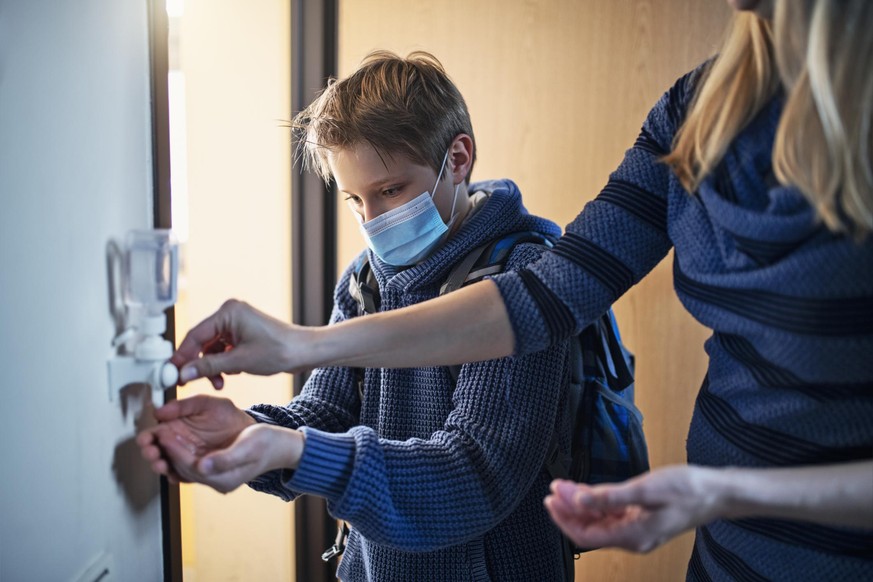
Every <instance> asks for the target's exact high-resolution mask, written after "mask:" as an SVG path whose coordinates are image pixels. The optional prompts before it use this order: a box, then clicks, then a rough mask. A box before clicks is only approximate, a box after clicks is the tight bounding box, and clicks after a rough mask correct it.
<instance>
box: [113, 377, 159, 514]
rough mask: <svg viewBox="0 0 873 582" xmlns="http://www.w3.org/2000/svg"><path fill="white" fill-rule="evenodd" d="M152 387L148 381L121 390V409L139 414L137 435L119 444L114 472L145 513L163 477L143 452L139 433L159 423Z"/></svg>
mask: <svg viewBox="0 0 873 582" xmlns="http://www.w3.org/2000/svg"><path fill="white" fill-rule="evenodd" d="M152 410H153V405H152V400H151V389H150V387H149V386H148V385H147V384H128V385H127V386H125V387H124V388H122V390H121V413H122V414H123V415H124V417H125V418H127V415H128V412H129V411H130V412H131V413H133V414H135V415H136V416H135V420H134V427H135V428H136V430H135V431H134V436H132V437H130V438H128V439H125V440H123V441H121V442H119V443H118V444H117V445H116V446H115V455H114V457H113V460H112V472H113V473H114V474H115V480H116V481H117V482H118V484H119V485H120V486H121V489H122V491H123V492H124V496H125V498H126V499H127V502H128V504H129V505H130V507H131V508H132V509H133V510H134V512H135V513H137V514H139V513H142V512H143V511H144V510H145V509H146V508H147V507H148V506H149V504H150V503H151V502H152V500H153V499H154V498H155V497H157V496H158V495H159V494H160V481H159V480H158V478H157V477H156V476H155V474H154V473H153V472H152V470H151V468H150V467H149V464H148V463H147V462H146V460H145V459H143V458H142V456H141V455H140V453H139V447H138V446H137V444H136V436H135V435H136V434H139V431H140V430H142V429H144V428H147V427H149V426H153V425H154V424H155V419H154V415H153V414H152Z"/></svg>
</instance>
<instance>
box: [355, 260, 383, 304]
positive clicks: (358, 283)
mask: <svg viewBox="0 0 873 582" xmlns="http://www.w3.org/2000/svg"><path fill="white" fill-rule="evenodd" d="M349 295H351V296H352V298H353V299H354V300H355V301H357V302H358V315H366V314H368V313H378V312H379V304H380V302H381V301H380V298H379V283H378V282H377V281H376V275H375V274H374V273H373V267H372V266H371V265H370V258H369V256H367V255H366V254H365V255H364V256H363V257H362V258H361V260H360V261H358V264H357V266H356V267H355V270H354V272H353V273H352V276H351V278H350V279H349Z"/></svg>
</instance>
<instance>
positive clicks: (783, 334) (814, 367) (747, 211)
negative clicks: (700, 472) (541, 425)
mask: <svg viewBox="0 0 873 582" xmlns="http://www.w3.org/2000/svg"><path fill="white" fill-rule="evenodd" d="M699 71H700V69H698V70H696V71H693V72H692V73H690V74H689V75H686V76H685V77H683V78H682V79H680V80H679V81H678V82H677V83H676V84H675V85H674V86H673V88H671V89H670V90H669V91H668V92H667V93H665V95H664V96H663V97H662V98H661V100H660V101H659V102H658V103H657V105H656V106H655V107H654V109H653V110H652V111H651V113H650V114H649V116H648V118H647V119H646V121H645V123H644V125H643V128H642V130H641V132H640V136H639V138H638V139H637V141H636V143H635V144H634V147H633V148H632V149H630V150H628V152H627V153H626V155H625V158H624V160H623V162H622V164H621V165H620V167H619V168H618V169H617V170H616V171H615V172H614V173H613V174H612V175H611V176H610V179H609V182H608V184H607V185H606V186H605V187H604V189H603V191H602V192H601V193H600V195H599V196H598V197H597V198H596V199H595V200H593V201H592V202H591V203H589V204H587V205H586V207H585V208H584V209H583V211H582V212H581V213H580V215H579V216H578V217H577V218H576V219H575V220H574V221H573V222H572V223H571V224H570V225H568V226H567V229H566V232H565V234H564V236H563V237H562V239H561V240H560V241H559V242H558V244H557V245H556V247H555V251H554V252H549V253H546V254H544V255H543V257H542V258H541V259H540V260H539V261H538V262H536V263H535V264H533V265H531V266H530V267H528V268H526V269H524V270H522V271H521V272H520V273H507V274H504V275H500V276H498V277H496V278H495V282H496V283H497V285H498V287H499V289H500V291H501V294H502V296H503V298H504V300H505V302H506V304H507V308H508V310H509V314H510V320H511V322H512V325H513V329H514V330H515V334H516V338H517V339H516V350H517V352H518V353H522V354H523V353H530V352H531V351H534V350H540V349H543V348H545V347H546V346H548V345H550V344H551V343H553V342H555V341H558V340H560V339H561V338H563V337H566V335H568V334H570V333H573V332H575V331H578V330H579V329H581V328H582V327H584V326H585V325H587V324H588V323H589V322H590V321H592V320H593V319H594V318H595V317H596V316H597V315H599V314H600V313H601V312H603V311H604V310H605V309H606V308H607V307H608V306H609V305H610V304H612V302H613V301H615V300H616V299H617V298H618V297H619V296H620V295H621V294H622V293H624V292H625V291H626V290H627V288H629V287H630V286H631V285H633V284H634V283H635V282H637V281H639V280H640V279H641V278H642V277H643V276H645V274H646V273H648V272H649V271H650V270H651V269H652V268H653V267H654V266H655V265H656V264H657V263H658V262H659V261H660V260H661V259H663V258H664V257H665V256H666V254H667V252H668V251H669V249H670V248H671V246H672V247H674V248H675V259H674V284H675V287H676V291H677V293H678V296H679V298H680V300H681V301H682V303H683V304H684V305H685V307H686V308H687V309H688V311H689V312H690V313H691V314H692V315H693V316H694V317H695V318H697V319H698V320H699V321H700V322H701V323H703V324H704V325H706V326H707V327H709V328H710V329H712V330H713V335H712V337H711V338H710V339H709V340H708V341H707V342H706V351H707V353H708V354H709V356H710V363H709V369H708V372H707V376H706V378H705V380H704V383H703V387H702V388H701V390H700V393H699V395H698V398H697V402H696V405H695V410H694V416H693V419H692V423H691V428H690V432H689V435H688V441H687V451H688V460H689V462H691V463H695V464H700V465H712V466H728V465H737V466H745V467H775V466H792V465H812V464H821V463H836V462H844V461H849V460H857V459H869V458H871V457H873V365H871V363H870V362H871V354H873V240H871V239H873V237H868V238H867V239H866V240H865V241H864V242H863V243H861V244H857V243H855V242H853V241H852V240H849V239H847V238H845V237H842V236H837V235H834V234H832V233H830V232H828V231H827V230H826V229H825V228H824V227H823V226H822V225H821V223H820V222H818V221H817V220H816V217H815V213H814V212H813V210H812V208H811V207H810V205H809V204H808V203H807V201H806V200H805V199H804V197H803V196H802V194H801V193H800V192H798V191H797V190H796V189H793V188H788V187H784V186H781V185H779V184H778V183H777V182H776V180H775V179H774V177H773V173H772V168H771V151H772V147H773V140H774V136H775V131H776V127H777V125H778V122H779V116H780V113H781V109H782V97H781V96H778V97H776V98H774V99H773V101H772V102H771V103H769V104H768V105H767V106H766V107H765V108H764V109H763V110H762V111H761V112H760V113H759V115H758V116H757V117H756V118H755V119H754V120H753V121H752V122H751V123H750V124H749V126H748V127H747V128H746V129H745V130H744V131H743V132H742V133H741V134H740V135H739V136H738V137H737V139H736V140H735V141H734V143H733V144H732V146H731V147H730V149H729V150H728V152H727V155H726V156H725V159H724V161H723V162H722V163H721V164H720V166H719V167H718V168H717V170H716V171H715V172H714V173H713V175H711V176H709V177H708V178H707V179H706V180H705V181H704V183H703V184H702V185H701V187H700V188H699V190H698V191H697V192H696V193H694V195H690V194H688V193H687V192H686V191H685V190H683V188H682V186H681V185H680V183H679V181H678V180H677V179H676V177H675V175H674V174H673V173H672V172H671V171H670V170H669V168H668V167H666V166H665V165H664V164H662V163H660V162H659V161H658V160H659V158H660V157H661V156H663V155H664V154H665V153H666V152H667V151H668V149H669V147H670V144H671V142H672V139H673V136H674V134H675V132H676V129H677V128H678V127H679V125H680V124H681V121H682V118H683V115H684V112H685V110H686V107H687V105H688V102H689V100H690V98H691V96H692V94H693V86H694V83H695V82H696V79H698V78H699V77H698V75H699ZM531 281H535V283H532V282H531ZM564 314H572V317H571V318H569V319H567V318H565V317H564V316H563V315H564ZM568 321H569V322H570V323H568ZM574 328H575V329H574ZM664 333H669V331H668V330H664ZM638 355H639V357H645V354H638ZM645 389H646V387H645V386H640V385H638V390H645ZM871 486H873V475H871ZM688 579H689V580H725V581H726V580H786V581H792V582H794V581H799V580H862V579H864V580H873V531H862V530H847V529H838V528H828V527H822V526H816V525H812V524H808V523H807V524H804V523H800V522H788V521H779V520H769V519H747V520H736V521H718V522H715V523H713V524H710V525H708V526H706V527H702V528H699V529H698V532H697V537H696V541H695V547H694V553H693V555H692V557H691V561H690V563H689V569H688Z"/></svg>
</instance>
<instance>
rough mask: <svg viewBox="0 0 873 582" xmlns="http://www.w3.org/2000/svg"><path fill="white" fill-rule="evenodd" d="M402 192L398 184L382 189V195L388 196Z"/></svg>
mask: <svg viewBox="0 0 873 582" xmlns="http://www.w3.org/2000/svg"><path fill="white" fill-rule="evenodd" d="M398 194H400V188H399V187H396V186H392V187H391V188H385V189H384V190H382V196H386V197H388V198H391V197H394V196H397V195H398Z"/></svg>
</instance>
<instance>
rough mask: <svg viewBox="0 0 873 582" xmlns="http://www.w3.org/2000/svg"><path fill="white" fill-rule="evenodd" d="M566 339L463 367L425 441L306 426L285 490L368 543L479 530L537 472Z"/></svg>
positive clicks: (409, 547)
mask: <svg viewBox="0 0 873 582" xmlns="http://www.w3.org/2000/svg"><path fill="white" fill-rule="evenodd" d="M567 351H568V350H567V344H566V342H563V343H560V344H558V345H557V346H556V347H553V348H550V349H548V350H545V351H541V352H537V353H534V354H530V355H527V356H523V357H519V358H505V359H501V360H491V361H486V362H480V363H476V364H468V365H465V366H463V367H462V368H461V372H460V375H459V377H458V384H457V387H456V388H455V391H454V393H453V404H454V409H453V410H452V412H451V413H450V414H449V416H448V417H447V419H446V421H445V423H444V426H443V427H442V429H441V430H438V431H436V432H434V433H433V434H431V435H430V437H429V438H426V439H422V438H413V439H408V440H391V439H384V438H379V436H378V435H377V434H376V432H375V431H374V430H372V429H371V428H369V427H364V426H358V427H355V428H353V429H351V430H350V431H348V432H346V433H342V434H336V433H330V432H325V431H321V430H317V429H312V428H307V429H305V433H306V446H305V447H304V451H303V456H302V459H301V462H300V464H299V466H298V468H297V470H296V471H293V472H290V471H289V472H287V473H286V475H285V477H286V480H285V482H284V485H285V486H286V487H287V488H288V489H289V490H291V491H296V492H305V493H312V494H316V495H319V496H323V497H325V498H326V499H327V501H328V509H329V511H330V512H331V514H332V515H333V516H335V517H337V518H340V519H345V520H347V521H348V522H350V523H351V524H352V525H353V526H354V527H355V528H356V529H357V530H359V531H360V532H361V534H362V535H363V536H364V537H366V538H367V539H368V540H370V541H372V542H375V543H378V544H384V545H387V546H391V547H394V548H397V549H400V550H403V551H414V552H422V551H432V550H436V549H440V548H443V547H447V546H451V545H456V544H460V543H463V542H465V541H468V540H470V539H474V538H476V537H479V536H481V535H483V534H484V533H485V532H487V531H488V530H490V529H492V528H493V527H495V526H496V525H497V524H498V523H500V522H501V521H502V520H503V519H504V518H506V517H507V516H508V515H509V514H510V513H511V512H512V511H513V509H515V507H517V505H518V504H519V503H520V502H521V500H522V499H523V498H524V496H525V495H526V494H527V492H528V491H529V489H530V487H531V485H532V483H533V481H534V479H535V478H536V477H537V475H539V473H540V472H541V471H542V470H543V463H544V459H545V455H546V451H547V448H548V446H549V443H550V440H551V437H552V434H553V431H554V426H555V418H556V414H557V406H558V401H559V398H560V396H561V394H562V390H563V386H564V385H565V382H564V374H565V373H566V366H565V362H566V357H567Z"/></svg>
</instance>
